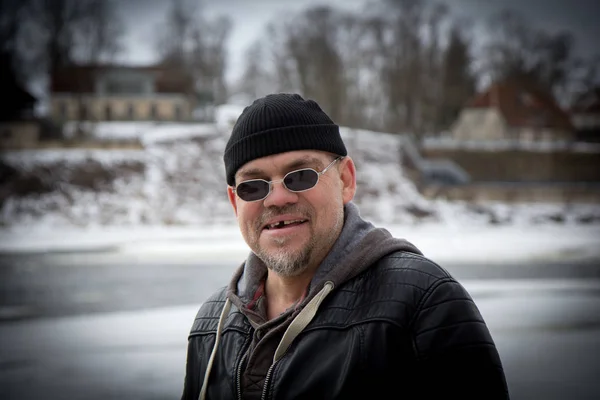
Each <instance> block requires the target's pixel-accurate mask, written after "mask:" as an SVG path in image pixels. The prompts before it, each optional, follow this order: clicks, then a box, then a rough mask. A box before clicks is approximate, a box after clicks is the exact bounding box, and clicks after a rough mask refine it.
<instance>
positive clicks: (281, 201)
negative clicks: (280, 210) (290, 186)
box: [263, 181, 298, 207]
mask: <svg viewBox="0 0 600 400" xmlns="http://www.w3.org/2000/svg"><path fill="white" fill-rule="evenodd" d="M297 201H298V194H296V193H294V192H291V191H289V190H287V188H286V187H285V186H283V182H282V181H278V182H272V183H271V193H269V195H268V196H267V197H266V198H265V199H264V203H263V204H264V206H265V207H271V206H275V207H282V206H284V205H286V204H294V203H296V202H297Z"/></svg>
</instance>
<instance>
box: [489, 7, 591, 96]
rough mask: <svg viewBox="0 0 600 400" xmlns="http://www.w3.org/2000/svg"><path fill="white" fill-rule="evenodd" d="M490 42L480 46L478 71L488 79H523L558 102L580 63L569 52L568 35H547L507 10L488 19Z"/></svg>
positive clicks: (571, 47)
mask: <svg viewBox="0 0 600 400" xmlns="http://www.w3.org/2000/svg"><path fill="white" fill-rule="evenodd" d="M489 26H490V31H491V32H493V34H492V36H491V37H490V39H489V40H488V41H487V42H486V43H485V44H484V45H483V47H482V50H481V54H480V57H479V59H480V60H481V62H480V65H479V68H480V72H481V73H482V74H484V75H486V76H488V77H489V78H490V79H491V80H502V79H507V78H519V79H526V80H527V81H529V82H531V83H533V84H536V85H537V86H538V87H540V88H541V89H543V90H545V91H548V92H551V93H553V94H554V95H556V96H557V97H558V98H559V99H560V98H561V97H563V96H565V95H566V91H567V88H568V87H569V86H570V85H571V80H572V78H573V73H574V72H575V71H576V70H577V69H578V66H579V65H581V64H582V63H584V62H583V60H581V59H578V58H577V57H575V55H574V53H573V48H574V38H573V36H572V34H571V33H569V32H558V33H549V32H546V31H544V30H542V29H538V28H536V27H535V26H534V25H533V24H532V23H531V21H528V20H527V19H526V18H524V17H523V16H522V15H520V14H518V13H516V12H514V11H510V10H503V11H502V12H500V13H498V14H496V15H494V16H492V18H491V20H490V23H489Z"/></svg>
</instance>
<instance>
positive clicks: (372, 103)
mask: <svg viewBox="0 0 600 400" xmlns="http://www.w3.org/2000/svg"><path fill="white" fill-rule="evenodd" d="M486 22H487V23H486V26H487V30H486V31H485V32H483V33H482V31H481V30H478V29H477V27H476V25H475V24H474V23H473V21H469V20H465V19H459V18H457V17H456V16H455V15H454V14H453V13H452V9H451V8H449V7H448V6H447V5H446V3H438V2H436V1H434V0H373V1H372V2H369V3H367V4H366V5H365V7H364V8H363V9H361V10H359V11H354V12H351V11H347V10H342V9H338V8H335V7H326V6H317V7H311V8H307V9H304V10H303V11H301V12H299V13H295V14H288V15H281V16H279V15H278V16H277V17H276V18H274V19H273V20H272V21H271V22H270V23H269V24H268V25H267V27H266V28H265V30H264V32H263V33H262V34H261V35H259V37H258V39H257V40H256V41H255V42H254V43H252V45H251V46H249V48H248V49H247V51H246V53H245V55H244V68H243V72H242V74H241V76H240V77H238V79H236V81H234V82H228V81H227V80H226V71H227V68H228V67H230V66H229V65H228V61H229V60H228V56H227V41H228V40H229V38H230V34H231V30H232V29H233V23H232V21H231V20H230V19H229V18H228V17H226V16H222V17H215V18H208V17H207V15H206V13H205V12H204V9H203V8H202V3H201V2H199V1H194V0H170V5H169V10H168V12H167V13H166V14H165V16H164V21H163V22H162V23H161V26H160V27H157V29H156V32H157V34H156V36H155V37H154V38H153V40H154V42H155V48H156V55H157V59H158V60H159V61H160V62H163V63H167V64H169V65H172V66H174V67H177V68H180V69H181V71H182V73H187V74H190V75H191V76H192V77H193V78H194V81H195V82H196V88H195V89H196V91H197V94H198V97H199V99H200V100H202V101H206V102H210V103H215V104H221V103H224V102H226V101H227V100H228V98H230V96H231V95H234V94H244V95H246V96H248V97H249V98H255V97H259V96H262V95H264V94H266V93H269V92H277V91H297V92H300V93H302V94H303V95H304V96H306V97H310V98H314V99H316V100H317V101H318V102H319V103H320V104H321V105H322V106H323V108H324V109H326V111H327V112H328V113H330V114H331V115H332V117H333V118H334V120H336V121H337V122H339V123H340V124H342V125H345V126H352V127H358V128H365V129H374V130H382V131H387V132H413V133H415V134H417V135H420V134H425V133H432V132H439V131H442V130H444V129H447V128H448V127H449V125H450V124H451V123H452V121H453V120H454V119H455V118H456V117H457V115H458V113H459V111H460V109H461V108H462V107H463V106H464V104H465V102H466V101H467V100H468V99H469V98H470V97H471V96H472V95H473V94H474V93H475V92H476V90H477V89H478V88H480V87H481V86H482V84H485V83H489V82H492V81H496V80H500V79H507V78H518V79H527V80H528V81H530V82H534V83H535V84H536V85H538V86H539V87H540V88H542V89H543V90H547V91H548V92H550V93H552V94H554V95H555V96H556V98H557V99H559V101H560V102H561V103H562V104H563V105H564V106H568V103H569V101H570V100H571V98H572V96H573V95H574V94H577V93H579V92H581V91H584V90H585V89H588V88H590V87H591V86H592V84H594V83H597V79H598V66H599V60H600V58H599V57H598V56H597V55H595V56H590V57H588V58H582V57H579V56H577V55H576V54H575V52H574V49H575V41H574V38H573V35H572V34H571V33H570V32H547V31H544V30H542V29H540V28H538V27H536V26H535V25H534V24H533V23H531V21H528V20H526V19H525V18H524V17H523V16H521V15H519V14H517V13H515V12H513V11H510V10H504V11H502V12H499V13H498V14H496V15H494V16H493V17H492V18H491V19H490V21H486ZM125 35H126V27H125V26H124V24H123V21H122V18H121V15H119V11H118V2H117V1H116V0H0V58H1V62H2V68H3V69H2V71H5V70H7V68H6V66H10V67H11V68H9V70H10V71H11V74H10V79H15V80H19V81H21V82H31V81H35V80H36V79H43V78H44V77H47V76H49V74H50V73H51V72H52V71H54V70H55V69H57V68H61V67H63V66H68V65H72V64H77V63H87V64H90V63H92V64H93V63H104V62H107V63H108V62H111V61H114V60H115V59H116V57H117V56H118V55H119V54H122V52H123V50H124V46H123V39H124V37H125ZM6 76H8V74H3V79H8V78H6Z"/></svg>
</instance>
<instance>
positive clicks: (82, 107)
mask: <svg viewBox="0 0 600 400" xmlns="http://www.w3.org/2000/svg"><path fill="white" fill-rule="evenodd" d="M87 119H89V112H88V106H87V104H85V103H83V102H80V103H79V120H80V121H85V120H87Z"/></svg>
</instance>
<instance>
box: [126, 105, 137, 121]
mask: <svg viewBox="0 0 600 400" xmlns="http://www.w3.org/2000/svg"><path fill="white" fill-rule="evenodd" d="M127 118H129V119H135V105H134V104H133V103H129V104H128V105H127Z"/></svg>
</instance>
